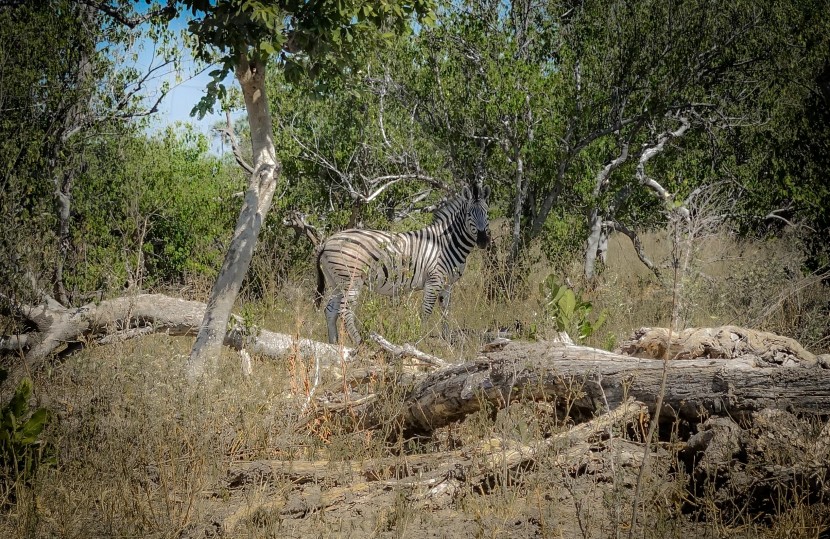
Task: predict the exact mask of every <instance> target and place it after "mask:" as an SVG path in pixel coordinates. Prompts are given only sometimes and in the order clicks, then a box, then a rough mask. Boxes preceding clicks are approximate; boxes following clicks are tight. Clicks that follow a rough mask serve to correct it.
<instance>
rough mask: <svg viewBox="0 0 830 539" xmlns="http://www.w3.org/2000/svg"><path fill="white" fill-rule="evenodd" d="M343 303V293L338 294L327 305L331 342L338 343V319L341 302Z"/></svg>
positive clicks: (327, 321) (327, 324) (327, 320)
mask: <svg viewBox="0 0 830 539" xmlns="http://www.w3.org/2000/svg"><path fill="white" fill-rule="evenodd" d="M341 301H343V292H337V293H336V294H334V295H333V296H332V297H331V299H329V302H328V304H327V305H326V326H327V327H328V331H329V342H330V343H331V344H336V343H337V335H338V331H337V317H338V315H339V314H340V302H341Z"/></svg>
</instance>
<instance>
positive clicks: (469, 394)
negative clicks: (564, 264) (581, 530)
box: [345, 330, 830, 434]
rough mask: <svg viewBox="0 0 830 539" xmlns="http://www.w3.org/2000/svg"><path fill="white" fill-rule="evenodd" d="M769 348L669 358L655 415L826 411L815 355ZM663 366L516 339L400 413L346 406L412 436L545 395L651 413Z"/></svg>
mask: <svg viewBox="0 0 830 539" xmlns="http://www.w3.org/2000/svg"><path fill="white" fill-rule="evenodd" d="M711 331H714V332H715V333H717V331H716V330H711ZM704 350H708V349H704ZM772 350H773V351H771V352H764V351H760V352H759V351H757V350H756V352H754V353H753V352H752V349H751V348H745V347H735V349H734V352H735V353H736V354H738V355H737V356H736V357H735V358H731V359H726V358H725V357H729V356H723V355H721V356H719V357H717V358H707V357H706V356H705V355H704V356H702V357H697V358H694V359H686V360H683V361H671V362H670V364H669V374H668V382H667V387H666V392H665V399H664V405H663V407H662V408H661V417H660V420H661V421H668V422H673V421H676V420H678V419H680V420H683V421H688V422H690V423H696V422H698V421H699V420H700V418H701V417H703V416H721V415H731V416H733V417H741V416H742V415H745V414H747V413H751V412H753V411H757V410H761V409H764V408H777V409H789V410H793V411H795V412H800V413H805V414H823V413H825V412H826V410H827V409H830V408H829V407H830V371H828V370H826V369H822V368H820V367H819V366H818V365H819V364H818V362H817V361H815V360H812V361H811V360H810V357H811V356H804V358H803V360H802V361H795V360H790V359H786V358H792V357H794V356H792V355H790V356H782V355H781V354H784V351H783V349H780V348H773V349H772ZM808 354H809V353H808ZM678 357H682V356H678ZM812 357H813V358H814V357H815V356H812ZM790 366H792V367H791V368H789V367H790ZM662 371H663V361H662V360H656V359H642V358H637V357H630V356H626V355H621V354H615V353H611V352H605V351H603V350H597V349H594V348H587V347H582V346H571V345H561V344H551V343H544V342H538V343H520V342H513V343H511V344H509V345H508V346H506V347H505V348H504V349H502V350H496V351H493V352H489V353H487V354H486V355H484V356H481V357H480V358H478V359H476V360H474V361H469V362H467V363H463V364H460V365H453V366H449V367H445V368H443V369H440V370H438V371H434V372H432V373H430V374H428V375H426V376H423V377H421V378H419V379H418V381H417V382H415V383H414V384H413V386H412V389H411V390H410V391H409V394H408V396H407V398H406V399H405V401H404V403H403V406H402V407H401V410H402V411H401V413H400V417H398V418H390V417H388V416H381V412H380V410H378V409H376V407H377V403H376V402H375V401H374V400H373V401H370V402H367V403H365V404H363V405H357V406H346V407H345V409H347V410H348V413H350V414H354V415H355V416H356V417H359V418H360V423H361V425H362V426H365V427H370V428H371V427H372V426H377V425H381V424H387V423H388V422H389V421H390V420H395V421H400V422H401V423H402V425H403V427H404V430H405V431H406V432H407V433H410V434H419V433H429V432H432V431H433V430H435V429H436V428H440V427H442V426H445V425H448V424H450V423H452V422H454V421H458V420H460V419H462V418H464V417H466V416H467V415H469V414H472V413H476V412H478V411H480V410H482V409H483V408H485V407H486V408H490V409H500V408H504V407H506V406H507V405H508V404H510V403H511V402H514V401H517V400H544V401H548V402H550V403H552V404H553V405H554V406H555V407H556V409H557V411H558V412H561V413H562V414H563V416H564V415H566V414H567V415H569V416H570V417H571V418H572V419H574V420H575V421H580V420H584V419H587V418H591V417H594V416H596V415H597V414H599V413H601V412H602V411H604V410H606V409H607V408H608V407H611V408H614V407H616V406H619V405H620V404H622V403H623V402H625V400H626V399H627V398H628V397H633V398H635V399H637V400H638V401H641V402H643V403H645V404H646V405H647V406H648V407H649V410H650V412H651V413H652V414H653V413H654V408H655V406H656V402H657V398H658V395H659V394H660V381H661V379H662Z"/></svg>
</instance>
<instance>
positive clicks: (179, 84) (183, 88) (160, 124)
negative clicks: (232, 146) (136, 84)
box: [135, 17, 242, 151]
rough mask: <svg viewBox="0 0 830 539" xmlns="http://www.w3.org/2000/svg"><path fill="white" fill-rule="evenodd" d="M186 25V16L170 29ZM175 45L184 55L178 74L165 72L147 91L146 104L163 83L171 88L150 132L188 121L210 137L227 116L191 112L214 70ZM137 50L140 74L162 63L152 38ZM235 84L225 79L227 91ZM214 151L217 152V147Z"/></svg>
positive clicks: (160, 106)
mask: <svg viewBox="0 0 830 539" xmlns="http://www.w3.org/2000/svg"><path fill="white" fill-rule="evenodd" d="M185 26H186V19H185V18H184V17H179V18H177V19H175V20H174V21H173V22H172V23H171V28H172V30H173V31H175V32H180V31H182V30H183V29H184V28H185ZM176 46H177V48H179V50H180V52H181V55H182V59H181V62H180V69H179V70H178V72H176V71H174V70H173V68H172V66H171V67H169V68H166V69H164V70H163V71H164V73H163V74H161V75H160V76H157V77H154V78H153V80H152V81H149V83H148V86H147V88H146V90H145V95H146V102H147V103H148V104H150V103H152V102H154V101H155V99H156V97H157V96H158V94H159V90H160V88H161V86H162V84H164V83H165V82H166V83H167V84H168V85H169V86H170V90H169V91H168V93H167V95H166V96H165V97H164V99H163V100H162V101H161V103H159V106H158V112H157V113H156V114H155V115H153V116H152V117H151V119H150V122H151V127H150V131H151V132H154V131H157V130H161V129H164V128H165V127H166V126H168V125H173V124H175V123H177V122H188V123H191V124H193V125H195V126H196V127H197V128H198V129H199V131H201V132H203V133H205V134H207V135H208V136H212V133H211V128H212V127H213V126H214V125H215V124H216V123H217V122H223V123H224V121H225V114H224V113H223V112H221V111H219V110H218V107H217V108H216V110H217V112H215V113H213V114H210V115H206V116H205V117H204V118H202V119H201V120H200V119H198V118H197V117H195V116H193V117H191V116H190V111H191V110H193V107H194V106H195V105H196V103H198V102H199V100H200V99H201V98H202V96H203V95H204V94H205V88H206V87H207V84H208V82H209V81H210V80H211V78H210V76H208V72H209V71H211V70H212V69H214V68H213V67H208V68H207V69H204V66H201V68H200V66H199V65H197V62H196V61H195V60H194V59H193V57H192V55H191V54H190V51H189V50H187V48H186V47H185V46H184V44H183V43H182V42H181V39H178V42H177V44H176ZM137 47H138V49H140V51H139V53H138V59H137V62H136V66H135V67H136V68H138V69H139V70H140V71H142V72H145V71H146V70H147V69H148V68H149V67H150V66H151V65H157V64H158V63H159V62H161V61H162V59H161V58H159V57H156V56H155V54H154V52H155V50H154V46H153V42H152V41H150V40H149V39H146V38H145V39H143V40H141V41H139V42H138V43H137ZM235 84H236V81H235V80H234V78H233V76H229V77H228V78H227V79H226V80H225V85H226V87H228V88H231V87H233V85H235ZM241 115H242V113H239V112H237V113H234V114H233V116H234V118H238V117H239V116H241ZM214 151H218V150H217V149H216V148H214Z"/></svg>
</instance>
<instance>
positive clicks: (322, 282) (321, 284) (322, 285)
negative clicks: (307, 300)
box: [314, 249, 326, 309]
mask: <svg viewBox="0 0 830 539" xmlns="http://www.w3.org/2000/svg"><path fill="white" fill-rule="evenodd" d="M321 256H323V250H322V249H320V252H319V253H317V264H315V265H316V266H317V292H316V293H315V294H314V307H316V308H317V309H319V308H320V303H321V302H322V301H323V292H325V291H326V276H325V275H323V268H321V267H320V257H321Z"/></svg>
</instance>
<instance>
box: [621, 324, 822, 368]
mask: <svg viewBox="0 0 830 539" xmlns="http://www.w3.org/2000/svg"><path fill="white" fill-rule="evenodd" d="M668 340H669V330H668V329H666V328H640V329H638V330H636V331H635V332H634V334H633V335H632V337H631V338H630V339H628V340H626V341H623V342H622V343H621V344H620V346H619V347H618V348H617V350H616V352H618V353H621V354H625V355H627V356H632V357H639V358H644V359H663V358H665V357H668V358H670V359H672V360H686V359H696V358H710V359H736V358H740V357H745V356H749V357H751V358H754V360H755V361H756V362H757V363H758V366H771V367H774V366H776V365H780V366H784V367H791V366H797V365H800V366H804V367H811V366H814V365H815V364H816V363H817V362H819V357H821V356H816V355H815V354H813V353H811V352H809V351H807V350H805V349H804V347H803V346H801V345H800V344H799V343H798V342H797V341H795V340H794V339H791V338H789V337H784V336H782V335H776V334H775V333H769V332H766V331H758V330H754V329H748V328H742V327H738V326H720V327H716V328H689V329H684V330H683V331H681V332H679V333H676V332H674V333H672V334H671V344H670V345H669V344H668Z"/></svg>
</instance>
